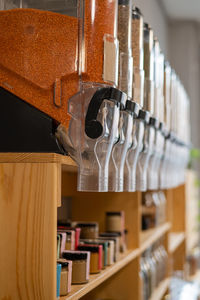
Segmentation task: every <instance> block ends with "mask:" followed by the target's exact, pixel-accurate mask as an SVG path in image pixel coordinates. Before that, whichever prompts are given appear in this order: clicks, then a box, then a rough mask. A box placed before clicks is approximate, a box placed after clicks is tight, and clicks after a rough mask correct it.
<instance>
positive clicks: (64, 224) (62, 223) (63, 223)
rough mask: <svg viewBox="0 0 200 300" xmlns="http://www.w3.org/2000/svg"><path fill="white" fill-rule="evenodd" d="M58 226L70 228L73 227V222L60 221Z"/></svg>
mask: <svg viewBox="0 0 200 300" xmlns="http://www.w3.org/2000/svg"><path fill="white" fill-rule="evenodd" d="M57 225H58V226H66V227H70V226H71V222H69V221H66V220H58V222H57Z"/></svg>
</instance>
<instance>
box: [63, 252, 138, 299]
mask: <svg viewBox="0 0 200 300" xmlns="http://www.w3.org/2000/svg"><path fill="white" fill-rule="evenodd" d="M139 254H140V251H139V249H136V250H132V251H131V250H130V251H127V252H126V253H124V254H122V255H121V258H120V260H119V261H118V262H116V263H115V264H114V265H112V266H110V267H107V268H106V269H105V270H103V271H101V273H100V274H95V275H90V280H89V282H88V283H87V284H82V285H72V290H71V292H70V294H69V295H67V296H63V297H60V300H65V299H67V300H76V299H80V298H81V297H83V296H84V295H86V294H87V293H89V292H90V291H92V290H93V289H94V288H96V287H97V286H99V285H100V284H101V283H103V282H104V281H105V280H107V279H108V278H109V277H111V276H112V275H114V274H115V273H117V272H118V271H119V270H121V269H122V268H123V267H125V266H126V265H127V264H128V263H130V262H131V261H132V260H133V259H134V258H136V257H137V256H139Z"/></svg>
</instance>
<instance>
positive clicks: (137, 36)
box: [132, 11, 144, 70]
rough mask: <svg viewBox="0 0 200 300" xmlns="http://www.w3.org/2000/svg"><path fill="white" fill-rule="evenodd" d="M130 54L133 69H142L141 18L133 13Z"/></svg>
mask: <svg viewBox="0 0 200 300" xmlns="http://www.w3.org/2000/svg"><path fill="white" fill-rule="evenodd" d="M132 54H133V58H134V68H137V69H140V70H142V69H143V59H144V58H143V17H142V15H141V13H139V12H137V11H133V15H132Z"/></svg>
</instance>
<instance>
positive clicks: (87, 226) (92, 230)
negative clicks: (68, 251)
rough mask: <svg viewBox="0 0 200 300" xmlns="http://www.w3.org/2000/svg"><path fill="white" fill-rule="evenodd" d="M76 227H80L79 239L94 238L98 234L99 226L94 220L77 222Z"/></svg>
mask: <svg viewBox="0 0 200 300" xmlns="http://www.w3.org/2000/svg"><path fill="white" fill-rule="evenodd" d="M76 227H79V228H81V233H80V238H81V239H96V238H98V235H99V226H98V223H96V222H90V223H77V224H76Z"/></svg>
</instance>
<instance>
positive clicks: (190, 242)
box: [186, 232, 199, 252]
mask: <svg viewBox="0 0 200 300" xmlns="http://www.w3.org/2000/svg"><path fill="white" fill-rule="evenodd" d="M198 241H199V234H198V232H192V233H190V235H189V234H186V244H187V252H189V251H191V250H192V249H193V248H194V247H195V246H196V245H197V244H198Z"/></svg>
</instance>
